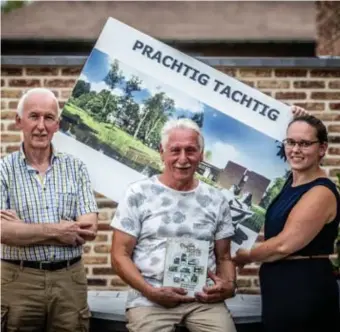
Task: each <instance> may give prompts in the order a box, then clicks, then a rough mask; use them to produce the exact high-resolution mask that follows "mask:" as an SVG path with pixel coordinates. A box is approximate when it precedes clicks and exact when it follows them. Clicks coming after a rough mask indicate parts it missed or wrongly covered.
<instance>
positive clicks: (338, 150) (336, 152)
mask: <svg viewBox="0 0 340 332" xmlns="http://www.w3.org/2000/svg"><path fill="white" fill-rule="evenodd" d="M328 154H331V155H337V156H340V148H334V147H330V148H329V149H328Z"/></svg>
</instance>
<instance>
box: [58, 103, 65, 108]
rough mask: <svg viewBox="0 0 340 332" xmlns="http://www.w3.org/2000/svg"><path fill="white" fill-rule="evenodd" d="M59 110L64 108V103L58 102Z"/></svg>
mask: <svg viewBox="0 0 340 332" xmlns="http://www.w3.org/2000/svg"><path fill="white" fill-rule="evenodd" d="M58 104H59V108H60V109H61V110H62V109H63V108H64V106H65V102H63V101H59V103H58Z"/></svg>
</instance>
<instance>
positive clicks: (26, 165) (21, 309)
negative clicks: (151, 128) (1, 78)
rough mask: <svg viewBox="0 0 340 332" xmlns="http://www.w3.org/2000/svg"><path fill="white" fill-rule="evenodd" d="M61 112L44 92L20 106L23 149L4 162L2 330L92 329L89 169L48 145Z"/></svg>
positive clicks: (93, 228)
mask: <svg viewBox="0 0 340 332" xmlns="http://www.w3.org/2000/svg"><path fill="white" fill-rule="evenodd" d="M59 117H60V110H59V106H58V101H57V99H56V98H55V96H54V94H53V93H52V92H51V91H50V90H47V89H43V88H36V89H32V90H29V91H28V92H27V93H26V94H25V95H24V96H23V97H22V98H21V100H20V101H19V104H18V110H17V116H16V124H17V126H18V128H20V129H21V130H22V132H23V144H22V145H21V148H20V151H18V152H14V153H12V154H10V155H8V156H6V157H5V158H4V159H2V160H1V164H0V176H1V207H0V208H1V243H2V255H1V288H2V289H1V291H2V292H1V327H2V330H3V331H58V332H62V331H65V332H66V331H69V332H74V331H87V330H88V326H89V317H90V312H89V308H88V306H87V281H86V273H85V270H84V265H83V262H82V259H81V255H82V245H83V244H84V243H85V241H87V240H93V239H94V238H95V236H96V232H97V205H96V201H95V197H94V194H93V191H92V188H91V183H90V179H89V175H88V172H87V170H86V167H85V165H84V164H83V163H82V162H81V161H80V160H79V159H76V158H74V157H72V156H71V155H67V154H63V153H59V152H57V151H56V150H55V149H54V148H53V146H52V144H51V140H52V137H53V135H54V133H55V132H56V131H57V130H58V128H59Z"/></svg>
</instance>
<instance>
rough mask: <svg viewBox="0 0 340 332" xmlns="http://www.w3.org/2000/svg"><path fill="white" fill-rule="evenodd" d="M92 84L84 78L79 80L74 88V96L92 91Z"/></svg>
mask: <svg viewBox="0 0 340 332" xmlns="http://www.w3.org/2000/svg"><path fill="white" fill-rule="evenodd" d="M90 87H91V84H90V83H88V82H85V81H83V80H78V81H77V84H76V85H75V87H74V88H73V91H72V97H74V98H79V97H80V96H81V95H83V94H86V93H89V92H90Z"/></svg>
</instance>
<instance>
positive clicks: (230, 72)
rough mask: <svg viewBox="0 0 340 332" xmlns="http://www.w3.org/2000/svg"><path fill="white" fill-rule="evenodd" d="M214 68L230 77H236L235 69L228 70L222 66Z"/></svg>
mask: <svg viewBox="0 0 340 332" xmlns="http://www.w3.org/2000/svg"><path fill="white" fill-rule="evenodd" d="M214 68H215V69H217V70H218V71H221V72H222V73H224V74H227V75H228V76H231V77H235V75H236V69H234V68H228V67H224V66H215V67H214Z"/></svg>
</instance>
